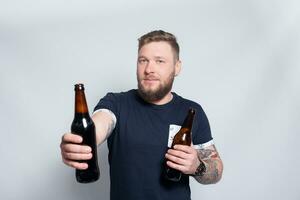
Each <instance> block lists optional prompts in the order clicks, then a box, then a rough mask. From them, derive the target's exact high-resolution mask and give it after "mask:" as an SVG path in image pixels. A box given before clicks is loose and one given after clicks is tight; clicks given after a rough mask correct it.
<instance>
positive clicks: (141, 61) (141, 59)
mask: <svg viewBox="0 0 300 200" xmlns="http://www.w3.org/2000/svg"><path fill="white" fill-rule="evenodd" d="M138 62H139V63H140V64H143V63H146V62H148V60H147V59H145V58H140V59H139V60H138Z"/></svg>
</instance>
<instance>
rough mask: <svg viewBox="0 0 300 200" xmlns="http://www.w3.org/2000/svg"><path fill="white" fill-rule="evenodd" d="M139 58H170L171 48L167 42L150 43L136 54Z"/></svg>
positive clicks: (171, 54)
mask: <svg viewBox="0 0 300 200" xmlns="http://www.w3.org/2000/svg"><path fill="white" fill-rule="evenodd" d="M138 54H139V56H145V57H147V56H149V57H152V56H153V57H157V56H163V57H172V56H173V51H172V47H171V45H170V44H169V43H168V42H165V41H160V42H150V43H148V44H145V45H143V46H142V47H141V49H140V50H139V52H138Z"/></svg>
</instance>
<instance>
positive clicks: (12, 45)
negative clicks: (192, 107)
mask: <svg viewBox="0 0 300 200" xmlns="http://www.w3.org/2000/svg"><path fill="white" fill-rule="evenodd" d="M109 2H110V3H104V1H103V2H101V1H79V0H74V1H61V0H52V1H39V0H28V1H20V0H11V1H8V0H1V1H0V69H1V71H0V110H1V112H2V114H1V115H0V122H1V145H0V153H1V164H0V171H1V175H0V177H1V179H0V181H1V185H0V195H1V196H0V198H1V199H3V200H15V199H26V200H27V199H28V200H29V199H46V200H48V199H49V200H50V199H54V198H55V199H58V200H63V199H72V200H77V199H78V200H79V199H104V200H105V199H107V200H108V199H109V176H108V164H107V147H106V144H104V145H102V146H101V147H99V157H100V160H99V162H100V165H101V179H100V180H99V181H98V182H96V183H93V184H87V185H82V184H79V183H76V182H75V177H74V170H73V169H71V168H69V167H66V166H65V165H63V164H62V161H61V157H60V149H59V143H60V139H61V136H62V134H63V133H65V132H68V131H69V129H70V124H71V122H72V119H73V112H74V91H73V85H74V83H77V82H83V83H85V85H86V95H87V99H88V103H89V109H90V111H92V109H93V107H94V106H95V104H96V103H97V102H98V100H99V98H101V97H103V96H104V95H105V94H106V93H107V92H111V91H112V92H119V91H127V90H129V89H131V88H136V74H135V68H136V54H137V38H138V37H139V36H141V35H142V34H144V33H147V32H149V31H152V30H156V29H163V30H166V31H169V32H171V33H174V34H175V35H176V36H177V38H178V41H179V44H180V45H181V59H182V62H183V69H182V72H181V74H180V76H179V77H177V78H176V80H175V85H174V91H175V92H176V93H178V94H180V95H182V96H184V97H186V98H190V99H192V100H194V101H197V102H198V103H200V104H201V105H202V106H203V108H204V110H205V111H206V114H207V116H208V118H209V120H210V124H211V129H212V133H213V137H214V139H215V143H216V146H217V148H218V150H219V152H220V155H221V157H222V159H223V161H224V166H225V168H224V176H223V179H222V180H221V182H219V183H218V184H216V185H209V186H204V185H200V184H198V183H197V182H195V181H194V180H192V182H191V188H192V198H193V199H194V200H196V199H197V200H198V199H201V200H205V199H206V200H220V199H230V200H240V199H243V200H253V199H255V200H265V199H267V200H282V199H288V200H299V199H300V191H299V181H298V180H299V178H300V172H299V169H300V161H299V158H300V153H299V139H300V136H299V134H300V125H299V119H300V112H299V110H300V94H299V91H300V79H299V75H300V60H299V57H300V3H299V1H297V0H285V1H279V0H275V1H274V0H263V1H259V0H244V1H240V0H227V1H223V0H213V1H203V0H199V1H197V0H194V1H187V0H185V1H171V0H167V1H158V0H152V1H137V0H136V1H121V0H119V1H116V0H114V1H109Z"/></svg>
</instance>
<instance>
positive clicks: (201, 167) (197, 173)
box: [193, 160, 206, 176]
mask: <svg viewBox="0 0 300 200" xmlns="http://www.w3.org/2000/svg"><path fill="white" fill-rule="evenodd" d="M199 161H200V164H199V165H198V167H197V169H196V171H195V173H194V174H193V176H203V175H204V173H205V172H206V166H205V163H204V162H203V161H202V160H199Z"/></svg>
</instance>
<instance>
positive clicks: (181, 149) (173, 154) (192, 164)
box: [165, 145, 200, 174]
mask: <svg viewBox="0 0 300 200" xmlns="http://www.w3.org/2000/svg"><path fill="white" fill-rule="evenodd" d="M165 156H166V158H167V159H168V161H167V165H168V166H169V167H171V168H173V169H177V170H179V171H181V172H182V173H184V174H194V173H195V171H196V169H197V167H198V166H199V164H200V161H199V158H198V153H197V150H196V149H194V148H193V147H192V146H186V145H175V146H174V149H169V150H168V152H167V153H166V155H165Z"/></svg>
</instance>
